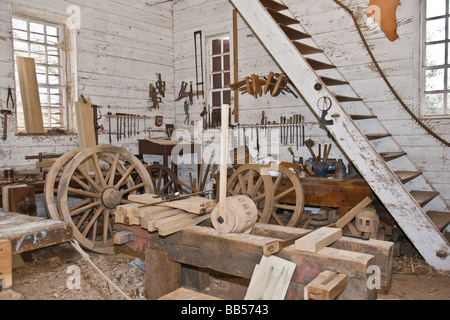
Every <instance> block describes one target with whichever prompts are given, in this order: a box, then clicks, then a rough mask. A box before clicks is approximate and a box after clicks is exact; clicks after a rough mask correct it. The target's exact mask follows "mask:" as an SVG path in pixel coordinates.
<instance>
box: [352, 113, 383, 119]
mask: <svg viewBox="0 0 450 320" xmlns="http://www.w3.org/2000/svg"><path fill="white" fill-rule="evenodd" d="M350 117H351V118H352V119H353V120H366V119H377V118H378V117H377V116H376V115H370V114H369V115H365V114H352V115H350Z"/></svg>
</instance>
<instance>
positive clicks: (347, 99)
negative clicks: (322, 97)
mask: <svg viewBox="0 0 450 320" xmlns="http://www.w3.org/2000/svg"><path fill="white" fill-rule="evenodd" d="M336 99H337V100H338V101H339V102H354V101H363V99H361V98H358V97H347V96H341V95H336Z"/></svg>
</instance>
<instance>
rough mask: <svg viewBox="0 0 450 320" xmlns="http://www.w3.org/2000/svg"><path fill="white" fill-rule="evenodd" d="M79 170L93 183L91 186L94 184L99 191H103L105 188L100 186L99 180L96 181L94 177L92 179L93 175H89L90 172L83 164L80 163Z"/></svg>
mask: <svg viewBox="0 0 450 320" xmlns="http://www.w3.org/2000/svg"><path fill="white" fill-rule="evenodd" d="M77 170H78V171H79V172H80V173H81V174H82V175H83V177H84V178H85V179H86V180H87V181H88V182H89V183H90V184H91V186H93V187H94V188H95V189H96V190H97V191H99V192H102V191H103V188H102V187H100V186H99V185H98V184H97V182H95V181H94V179H92V177H91V176H90V175H89V173H88V172H87V170H86V168H85V167H84V165H83V164H80V165H79V166H78V167H77Z"/></svg>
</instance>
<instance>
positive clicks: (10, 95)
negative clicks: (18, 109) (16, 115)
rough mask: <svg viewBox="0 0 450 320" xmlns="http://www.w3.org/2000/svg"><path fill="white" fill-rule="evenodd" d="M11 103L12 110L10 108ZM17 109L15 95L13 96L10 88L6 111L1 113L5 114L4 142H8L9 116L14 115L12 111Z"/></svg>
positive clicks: (3, 110)
mask: <svg viewBox="0 0 450 320" xmlns="http://www.w3.org/2000/svg"><path fill="white" fill-rule="evenodd" d="M10 101H11V107H12V108H11V109H10V108H9V107H10V105H9V103H10ZM14 108H15V104H14V99H13V95H12V89H11V88H8V98H7V99H6V109H2V110H1V111H0V113H1V114H3V140H4V141H6V139H7V137H8V115H10V114H11V113H12V110H14Z"/></svg>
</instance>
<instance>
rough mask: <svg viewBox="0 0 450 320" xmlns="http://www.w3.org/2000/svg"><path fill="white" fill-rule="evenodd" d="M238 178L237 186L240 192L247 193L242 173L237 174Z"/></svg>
mask: <svg viewBox="0 0 450 320" xmlns="http://www.w3.org/2000/svg"><path fill="white" fill-rule="evenodd" d="M238 179H239V186H240V188H241V193H242V194H246V193H247V188H246V187H245V180H244V177H243V175H242V174H240V175H239V176H238Z"/></svg>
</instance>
